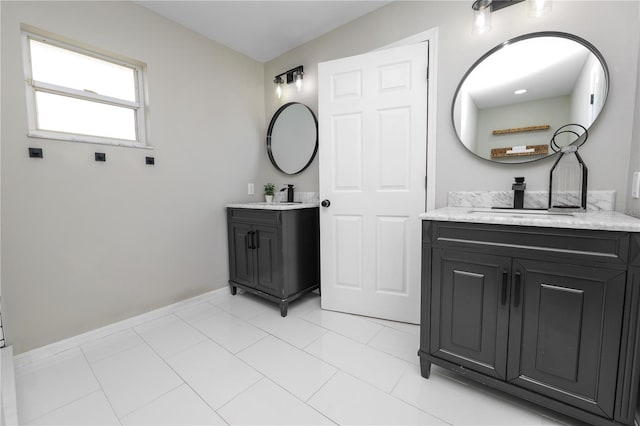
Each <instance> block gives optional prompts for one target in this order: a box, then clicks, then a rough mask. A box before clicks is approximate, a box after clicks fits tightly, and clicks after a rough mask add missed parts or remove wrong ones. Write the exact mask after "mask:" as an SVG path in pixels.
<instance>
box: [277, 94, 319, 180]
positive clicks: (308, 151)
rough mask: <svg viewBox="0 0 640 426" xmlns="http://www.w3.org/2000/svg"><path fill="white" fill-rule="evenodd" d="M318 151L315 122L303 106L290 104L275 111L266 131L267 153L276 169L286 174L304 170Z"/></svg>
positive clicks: (314, 118) (310, 113)
mask: <svg viewBox="0 0 640 426" xmlns="http://www.w3.org/2000/svg"><path fill="white" fill-rule="evenodd" d="M317 151H318V121H317V120H316V116H315V115H314V114H313V111H311V109H309V107H307V106H306V105H304V104H301V103H298V102H291V103H288V104H285V105H283V106H282V107H280V109H278V111H276V113H275V114H274V115H273V118H272V119H271V123H270V124H269V130H268V132H267V152H268V154H269V159H270V160H271V163H272V164H273V165H274V166H275V168H276V169H278V170H280V171H281V172H283V173H286V174H288V175H295V174H298V173H300V172H302V171H303V170H305V169H306V168H307V167H309V165H310V164H311V162H312V161H313V158H314V157H315V155H316V152H317Z"/></svg>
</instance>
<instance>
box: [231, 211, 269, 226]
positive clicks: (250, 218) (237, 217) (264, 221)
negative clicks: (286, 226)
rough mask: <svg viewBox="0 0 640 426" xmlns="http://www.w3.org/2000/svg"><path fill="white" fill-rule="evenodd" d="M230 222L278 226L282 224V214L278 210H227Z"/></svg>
mask: <svg viewBox="0 0 640 426" xmlns="http://www.w3.org/2000/svg"><path fill="white" fill-rule="evenodd" d="M227 217H228V219H229V220H233V221H236V222H237V221H240V222H251V223H259V224H261V225H277V224H278V223H280V217H281V212H280V211H277V210H258V209H239V208H229V209H227Z"/></svg>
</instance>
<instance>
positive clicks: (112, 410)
mask: <svg viewBox="0 0 640 426" xmlns="http://www.w3.org/2000/svg"><path fill="white" fill-rule="evenodd" d="M79 349H80V353H82V356H83V358H84V360H85V362H86V363H87V365H88V366H89V370H91V374H92V375H93V378H94V379H95V380H96V382H97V383H98V386H99V387H100V391H101V392H102V394H103V395H104V399H106V400H107V403H108V404H109V408H111V412H112V413H113V415H114V416H115V417H116V419H118V423H120V424H121V425H122V420H121V419H120V416H118V413H117V412H116V409H115V408H114V407H113V403H112V402H111V400H110V399H109V396H107V393H106V392H105V391H104V388H103V387H102V382H101V381H100V379H99V378H98V375H97V374H96V372H95V371H94V370H93V365H91V363H90V362H89V358H87V354H86V353H85V352H84V350H83V349H82V347H79ZM123 352H124V351H123Z"/></svg>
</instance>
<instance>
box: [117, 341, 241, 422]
mask: <svg viewBox="0 0 640 426" xmlns="http://www.w3.org/2000/svg"><path fill="white" fill-rule="evenodd" d="M133 332H134V333H136V334H138V332H136V331H135V330H133ZM204 337H205V340H206V339H209V340H211V339H210V338H209V336H206V335H205V336H204ZM140 338H142V336H140ZM142 339H143V338H142ZM143 340H144V339H143ZM205 340H202V341H200V342H198V343H196V344H195V345H192V346H190V347H189V348H188V349H191V348H194V347H195V346H197V345H199V344H202V343H204V342H205ZM145 343H146V342H145ZM214 343H215V342H214ZM147 346H149V348H150V349H151V350H152V351H153V352H154V353H155V354H156V355H157V356H158V357H159V358H160V359H161V360H162V362H163V363H164V364H165V365H166V366H167V367H168V368H169V369H171V371H173V373H174V374H175V375H176V376H177V377H179V378H180V380H181V381H182V383H181V384H179V385H178V386H176V387H174V388H172V389H171V390H169V391H167V392H165V393H163V394H162V395H160V396H158V397H157V398H155V399H153V400H152V401H149V402H148V403H146V404H144V405H143V406H142V407H139V408H136V409H135V410H133V411H131V412H129V413H127V414H126V416H128V415H130V414H132V413H134V412H135V411H138V410H141V409H142V408H144V407H146V406H148V405H149V404H151V403H152V402H154V401H156V400H158V399H160V398H162V397H163V396H165V395H167V394H168V393H170V392H173V391H174V390H176V389H178V388H179V387H180V386H183V385H186V386H188V387H189V389H191V390H192V391H193V393H195V394H196V395H197V396H198V398H200V400H202V402H204V403H205V404H206V405H207V407H209V408H211V409H212V410H213V412H214V413H216V414H217V415H218V416H219V417H222V416H220V414H219V413H218V411H217V410H216V409H215V408H213V407H212V406H211V405H210V404H209V403H208V402H207V401H206V400H205V399H204V398H203V397H202V395H200V393H198V391H196V390H195V389H194V388H193V387H192V386H191V384H190V383H189V382H188V381H187V380H186V379H185V378H184V377H182V375H181V374H180V373H178V372H177V371H176V370H175V369H174V368H173V366H172V365H171V364H169V362H168V361H167V360H166V359H165V358H164V357H163V356H162V355H160V354H159V353H158V352H156V350H155V349H154V348H153V347H152V346H151V345H149V344H148V343H147ZM188 349H185V350H184V351H181V352H180V353H182V352H185V351H187V350H188ZM176 355H178V354H173V355H171V356H169V357H167V358H170V357H172V356H176ZM223 420H224V419H223ZM224 422H225V423H227V425H228V424H229V423H228V422H227V421H226V420H224Z"/></svg>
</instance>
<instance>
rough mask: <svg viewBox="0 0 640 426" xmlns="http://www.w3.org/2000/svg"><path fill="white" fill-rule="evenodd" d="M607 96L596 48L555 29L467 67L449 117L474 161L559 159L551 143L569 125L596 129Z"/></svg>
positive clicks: (498, 49)
mask: <svg viewBox="0 0 640 426" xmlns="http://www.w3.org/2000/svg"><path fill="white" fill-rule="evenodd" d="M608 91H609V70H608V68H607V64H606V62H605V60H604V57H603V56H602V54H601V53H600V52H599V51H598V50H597V49H596V48H595V47H594V46H593V45H592V44H591V43H589V42H588V41H586V40H584V39H582V38H580V37H578V36H575V35H572V34H568V33H562V32H555V31H545V32H537V33H531V34H525V35H522V36H519V37H516V38H513V39H511V40H508V41H506V42H504V43H502V44H500V45H498V46H496V47H494V48H493V49H491V50H490V51H488V52H487V53H486V54H484V55H483V56H482V57H481V58H480V59H478V60H477V61H476V62H475V63H474V64H473V65H472V66H471V68H469V70H468V71H467V72H466V73H465V75H464V77H463V78H462V80H461V82H460V84H459V85H458V87H457V89H456V92H455V94H454V97H453V102H452V107H451V119H452V123H453V127H454V129H455V132H456V135H457V137H458V139H459V140H460V142H461V143H462V144H463V145H464V146H465V147H466V148H467V149H468V150H469V151H471V152H472V153H473V154H475V155H476V156H478V157H480V158H483V159H486V160H490V161H495V162H501V163H524V162H529V161H535V160H539V159H543V158H546V157H548V156H550V155H554V154H555V153H554V152H553V151H552V150H550V149H548V146H549V141H550V139H551V137H552V135H553V132H554V131H555V130H557V129H558V128H560V127H562V126H563V125H565V124H567V123H578V124H580V125H582V126H584V127H585V128H586V129H590V128H591V126H592V125H593V123H594V122H595V121H596V119H597V118H598V116H599V114H600V113H601V112H602V109H603V108H604V105H605V102H606V100H607V95H608Z"/></svg>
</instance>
